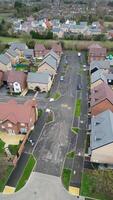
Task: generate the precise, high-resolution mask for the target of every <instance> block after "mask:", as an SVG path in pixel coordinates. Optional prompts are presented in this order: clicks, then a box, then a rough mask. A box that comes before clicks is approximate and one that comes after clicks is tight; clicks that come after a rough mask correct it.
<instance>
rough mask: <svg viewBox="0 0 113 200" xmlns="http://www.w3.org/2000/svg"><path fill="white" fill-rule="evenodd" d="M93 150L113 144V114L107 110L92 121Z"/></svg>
mask: <svg viewBox="0 0 113 200" xmlns="http://www.w3.org/2000/svg"><path fill="white" fill-rule="evenodd" d="M91 126H92V127H91V128H92V131H91V139H90V140H91V143H90V145H91V149H92V150H94V149H97V148H99V147H102V146H104V145H107V144H109V143H112V142H113V113H112V112H111V111H110V110H106V111H104V112H102V113H100V114H98V115H97V116H95V117H92V119H91Z"/></svg>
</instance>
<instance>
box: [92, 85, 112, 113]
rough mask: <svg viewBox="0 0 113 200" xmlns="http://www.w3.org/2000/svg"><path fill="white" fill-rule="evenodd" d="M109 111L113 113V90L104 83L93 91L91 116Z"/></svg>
mask: <svg viewBox="0 0 113 200" xmlns="http://www.w3.org/2000/svg"><path fill="white" fill-rule="evenodd" d="M107 109H109V110H111V111H112V112H113V90H112V89H111V88H110V87H109V86H108V85H107V84H106V83H104V82H103V83H101V84H99V85H98V86H96V87H94V88H93V89H92V90H91V114H92V116H93V115H98V114H99V113H101V112H104V111H105V110H107Z"/></svg>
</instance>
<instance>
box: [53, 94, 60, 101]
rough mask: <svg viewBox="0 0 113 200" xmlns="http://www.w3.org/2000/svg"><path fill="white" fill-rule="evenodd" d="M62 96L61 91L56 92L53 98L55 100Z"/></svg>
mask: <svg viewBox="0 0 113 200" xmlns="http://www.w3.org/2000/svg"><path fill="white" fill-rule="evenodd" d="M60 97H61V93H60V92H56V93H55V94H54V95H53V96H52V98H53V99H54V100H58V99H60Z"/></svg>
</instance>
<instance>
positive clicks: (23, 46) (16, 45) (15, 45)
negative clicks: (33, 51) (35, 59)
mask: <svg viewBox="0 0 113 200" xmlns="http://www.w3.org/2000/svg"><path fill="white" fill-rule="evenodd" d="M10 48H11V49H13V50H16V49H19V50H20V51H24V49H26V48H27V46H26V44H24V43H19V42H14V43H12V44H11V46H10Z"/></svg>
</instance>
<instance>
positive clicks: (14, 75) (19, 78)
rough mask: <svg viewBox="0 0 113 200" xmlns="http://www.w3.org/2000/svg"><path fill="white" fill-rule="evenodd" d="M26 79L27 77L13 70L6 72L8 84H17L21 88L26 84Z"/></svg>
mask: <svg viewBox="0 0 113 200" xmlns="http://www.w3.org/2000/svg"><path fill="white" fill-rule="evenodd" d="M26 79H27V75H26V74H25V73H24V72H21V71H14V70H11V71H9V72H8V76H7V82H8V83H14V82H18V83H20V84H21V85H22V86H23V85H25V84H26Z"/></svg>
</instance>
